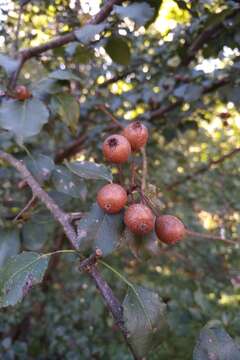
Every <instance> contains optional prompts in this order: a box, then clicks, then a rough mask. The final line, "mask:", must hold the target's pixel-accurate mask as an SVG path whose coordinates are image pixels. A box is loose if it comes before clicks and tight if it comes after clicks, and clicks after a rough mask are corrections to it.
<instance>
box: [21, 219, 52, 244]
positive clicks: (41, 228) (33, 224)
mask: <svg viewBox="0 0 240 360" xmlns="http://www.w3.org/2000/svg"><path fill="white" fill-rule="evenodd" d="M54 230H55V224H54V222H53V221H47V220H46V221H41V219H39V218H38V214H37V215H34V216H32V217H31V219H30V220H29V221H27V222H25V223H24V225H23V227H22V238H23V246H24V248H26V249H27V250H32V251H38V250H40V249H42V247H43V245H44V244H45V243H46V242H47V241H48V240H50V239H52V238H53V236H54Z"/></svg>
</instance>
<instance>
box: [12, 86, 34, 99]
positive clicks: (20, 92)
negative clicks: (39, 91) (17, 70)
mask: <svg viewBox="0 0 240 360" xmlns="http://www.w3.org/2000/svg"><path fill="white" fill-rule="evenodd" d="M31 96H32V94H31V93H30V91H29V90H28V89H27V88H26V86H24V85H18V86H16V88H15V98H16V99H18V100H26V99H29V98H30V97H31Z"/></svg>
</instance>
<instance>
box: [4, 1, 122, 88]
mask: <svg viewBox="0 0 240 360" xmlns="http://www.w3.org/2000/svg"><path fill="white" fill-rule="evenodd" d="M123 1H124V0H109V1H108V2H106V4H105V5H104V6H103V7H102V8H101V10H100V11H99V12H98V14H96V15H95V16H94V17H93V18H92V19H91V20H90V21H89V22H88V24H91V25H95V24H99V23H101V22H103V21H104V20H105V19H106V18H107V17H108V15H109V14H110V13H111V11H112V9H113V6H114V5H117V4H121V3H122V2H123ZM73 41H77V38H76V36H75V32H74V31H71V32H69V33H67V34H65V35H61V36H57V37H56V38H54V39H52V40H50V41H48V42H46V43H45V44H41V45H38V46H34V47H31V48H27V49H23V50H22V51H20V52H19V54H18V56H17V58H18V59H19V65H18V68H17V70H16V71H15V73H14V74H13V76H12V78H11V79H10V82H9V85H8V87H9V89H12V88H13V87H14V86H15V85H16V82H17V79H18V77H19V74H20V72H21V69H22V67H23V65H24V64H25V62H26V61H27V60H29V59H31V58H32V57H35V56H37V55H40V54H42V53H43V52H46V51H48V50H52V49H56V48H58V47H60V46H63V45H66V44H68V43H70V42H73Z"/></svg>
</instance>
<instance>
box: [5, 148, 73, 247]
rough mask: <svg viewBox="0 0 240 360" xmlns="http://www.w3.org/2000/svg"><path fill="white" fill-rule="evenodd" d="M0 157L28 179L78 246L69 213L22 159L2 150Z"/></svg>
mask: <svg viewBox="0 0 240 360" xmlns="http://www.w3.org/2000/svg"><path fill="white" fill-rule="evenodd" d="M0 158H1V159H3V160H5V161H6V162H8V163H9V164H11V165H12V166H13V167H15V168H16V169H17V170H18V172H19V173H20V174H21V176H22V177H23V178H24V179H25V180H26V182H27V184H28V185H29V187H30V188H31V189H32V193H33V196H35V197H37V198H38V199H39V200H41V201H42V203H44V204H45V206H46V207H47V208H48V210H49V211H50V212H51V213H52V215H53V216H54V218H55V219H56V220H57V221H58V222H60V224H61V225H62V227H63V229H64V232H65V234H66V235H67V237H68V239H69V240H70V241H71V243H72V245H73V247H74V248H78V242H77V237H76V233H75V230H74V228H73V227H72V225H71V224H70V223H69V218H68V215H67V214H66V213H65V212H63V211H62V210H61V209H60V208H59V206H58V205H57V204H56V203H55V202H54V200H53V199H52V198H51V197H50V196H49V195H48V194H47V193H46V192H45V191H44V190H43V189H42V188H41V186H40V185H39V183H38V182H37V181H36V180H35V179H34V177H33V176H32V174H31V173H30V171H29V170H28V169H27V167H26V166H25V165H24V164H23V162H22V161H19V160H17V159H15V158H14V157H13V156H12V155H10V154H7V153H6V152H4V151H2V150H0Z"/></svg>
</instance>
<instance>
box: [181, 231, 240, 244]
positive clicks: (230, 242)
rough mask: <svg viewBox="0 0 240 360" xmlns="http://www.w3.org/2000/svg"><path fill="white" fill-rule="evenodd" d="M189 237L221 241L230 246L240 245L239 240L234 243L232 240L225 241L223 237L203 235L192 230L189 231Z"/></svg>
mask: <svg viewBox="0 0 240 360" xmlns="http://www.w3.org/2000/svg"><path fill="white" fill-rule="evenodd" d="M187 235H189V236H193V237H198V238H202V239H210V240H211V239H212V240H220V241H223V242H224V243H226V244H229V245H239V243H238V241H239V240H236V241H234V240H230V239H224V238H222V237H221V236H216V235H211V234H202V233H199V232H196V231H191V230H187Z"/></svg>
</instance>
